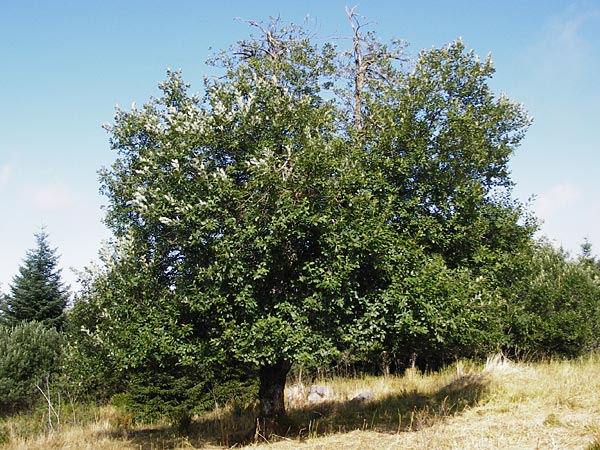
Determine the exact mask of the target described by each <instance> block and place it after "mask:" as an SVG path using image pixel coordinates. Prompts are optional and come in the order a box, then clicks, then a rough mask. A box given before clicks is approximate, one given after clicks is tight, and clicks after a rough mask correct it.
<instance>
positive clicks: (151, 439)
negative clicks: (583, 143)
mask: <svg viewBox="0 0 600 450" xmlns="http://www.w3.org/2000/svg"><path fill="white" fill-rule="evenodd" d="M319 383H320V384H322V385H326V386H329V387H331V388H332V391H333V396H332V398H330V399H329V400H327V401H325V402H322V403H318V404H309V403H300V404H295V405H294V406H293V407H291V408H289V409H288V411H289V416H290V421H289V427H288V428H287V429H286V430H285V432H282V433H281V434H282V435H281V436H279V437H276V438H271V439H270V440H269V442H264V441H262V442H261V439H257V440H256V442H255V443H252V444H250V445H247V448H256V449H265V450H287V449H296V448H302V449H305V450H313V449H314V450H316V449H323V450H342V449H367V450H369V449H416V450H419V449H467V450H468V449H584V450H595V449H600V358H598V357H596V356H590V357H588V358H582V359H579V360H576V361H547V362H544V363H531V364H527V363H518V364H517V363H512V362H510V361H507V360H505V359H503V358H495V359H490V360H489V361H488V363H487V364H486V365H480V366H477V365H473V364H470V363H466V362H463V363H457V364H455V365H454V366H452V367H449V368H447V369H445V370H443V371H441V372H439V373H420V372H418V371H417V370H409V371H408V372H407V373H406V374H404V375H403V376H401V377H394V376H388V377H362V378H332V379H326V380H320V382H319ZM366 390H369V391H371V392H372V393H373V396H372V398H371V399H369V400H367V401H364V402H352V401H351V399H352V398H353V397H354V396H355V395H356V394H357V393H359V392H363V391H366ZM253 417H254V416H253V412H252V411H244V410H236V409H233V408H228V407H225V408H220V409H216V410H214V411H212V412H211V413H209V414H206V415H204V416H202V417H198V418H196V420H195V421H194V424H193V426H192V428H191V430H190V434H189V436H187V437H181V436H178V435H177V434H176V433H175V432H173V431H172V430H171V429H170V428H169V427H167V426H164V425H161V424H155V425H151V426H148V425H133V424H132V423H131V417H130V416H129V415H127V413H125V412H122V411H119V410H116V409H115V408H100V409H96V410H95V411H94V413H93V415H92V416H90V417H89V418H88V419H87V420H85V421H84V420H82V421H79V423H77V424H75V425H74V424H72V423H69V421H67V420H65V423H64V424H62V425H61V428H60V430H56V429H55V430H54V431H53V432H51V431H49V430H48V429H47V427H44V426H38V427H37V428H36V426H34V425H35V424H33V425H32V424H31V421H36V420H37V421H43V420H44V419H45V418H44V417H41V418H40V417H38V418H35V419H34V418H29V422H27V418H15V419H11V420H8V421H7V420H5V421H4V422H1V421H0V448H4V449H7V450H16V449H100V450H104V449H150V450H154V449H157V450H158V449H190V448H205V449H222V448H231V447H236V448H239V447H241V443H240V442H241V441H244V440H248V439H253V438H255V437H260V436H259V435H256V434H255V435H253V434H252V431H253V430H254V429H255V423H254V419H253ZM38 425H39V424H38ZM36 429H37V431H35V430H36ZM27 430H29V431H31V433H27V432H26V431H27ZM259 431H260V430H259ZM2 442H3V443H2Z"/></svg>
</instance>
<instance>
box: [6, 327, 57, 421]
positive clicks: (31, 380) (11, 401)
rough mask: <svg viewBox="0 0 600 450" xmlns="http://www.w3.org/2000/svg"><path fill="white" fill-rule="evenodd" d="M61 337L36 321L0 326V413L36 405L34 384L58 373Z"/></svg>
mask: <svg viewBox="0 0 600 450" xmlns="http://www.w3.org/2000/svg"><path fill="white" fill-rule="evenodd" d="M62 345H63V338H62V336H61V335H60V334H59V333H58V332H57V331H56V330H54V329H48V328H46V327H45V326H44V325H43V324H40V323H36V322H23V323H21V324H19V325H16V326H14V327H7V326H0V410H1V411H4V412H12V411H16V410H19V409H22V408H25V407H28V406H31V405H33V404H34V403H36V402H37V401H38V400H39V398H40V396H41V394H40V393H39V392H38V391H37V389H36V387H35V386H36V384H37V385H39V386H41V387H42V388H43V387H44V380H46V379H47V378H48V377H51V376H52V375H54V374H56V373H57V372H58V371H59V370H60V362H61V360H60V356H61V349H62Z"/></svg>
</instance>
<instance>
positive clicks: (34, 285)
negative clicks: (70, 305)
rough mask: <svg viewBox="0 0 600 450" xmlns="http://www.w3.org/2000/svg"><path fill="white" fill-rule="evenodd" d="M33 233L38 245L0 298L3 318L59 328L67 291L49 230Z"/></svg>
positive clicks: (17, 322) (15, 323) (14, 323)
mask: <svg viewBox="0 0 600 450" xmlns="http://www.w3.org/2000/svg"><path fill="white" fill-rule="evenodd" d="M35 237H36V243H37V246H36V248H34V249H32V250H29V251H28V252H27V255H26V257H25V259H24V261H23V265H22V266H21V267H19V273H18V274H17V275H16V276H15V277H14V278H13V282H12V284H11V285H10V294H9V295H8V296H6V298H5V300H4V302H3V303H4V304H3V310H4V311H3V313H4V317H5V321H6V322H7V323H8V324H9V325H17V324H19V323H22V322H34V321H35V322H40V323H42V324H44V325H45V326H46V327H48V328H51V327H55V328H57V329H60V328H61V327H62V326H63V322H64V314H63V313H64V310H65V308H66V306H67V302H68V292H67V289H66V288H65V286H64V285H63V282H62V280H61V270H60V269H59V268H58V267H57V264H58V256H57V255H56V250H55V249H52V248H51V247H50V244H49V243H48V234H47V233H46V232H45V231H43V230H42V231H40V232H39V233H37V234H36V235H35Z"/></svg>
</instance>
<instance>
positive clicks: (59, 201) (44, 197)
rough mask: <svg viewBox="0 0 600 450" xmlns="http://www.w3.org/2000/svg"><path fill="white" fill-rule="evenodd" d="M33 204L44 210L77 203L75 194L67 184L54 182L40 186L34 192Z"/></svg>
mask: <svg viewBox="0 0 600 450" xmlns="http://www.w3.org/2000/svg"><path fill="white" fill-rule="evenodd" d="M31 199H32V202H33V205H34V206H35V207H36V208H38V209H41V210H44V211H56V210H63V209H67V208H70V207H71V206H73V205H74V204H75V196H74V195H73V193H72V192H71V191H69V190H68V189H67V188H66V187H65V186H63V185H61V184H54V185H49V186H44V187H40V188H38V189H36V190H34V191H33V192H32V196H31Z"/></svg>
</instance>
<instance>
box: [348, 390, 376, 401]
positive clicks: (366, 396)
mask: <svg viewBox="0 0 600 450" xmlns="http://www.w3.org/2000/svg"><path fill="white" fill-rule="evenodd" d="M374 396H375V394H373V391H371V390H370V389H366V390H364V391H360V392H359V393H358V394H356V395H355V396H354V397H353V398H352V400H350V402H352V403H362V402H365V401H367V400H372V399H373V397H374Z"/></svg>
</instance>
